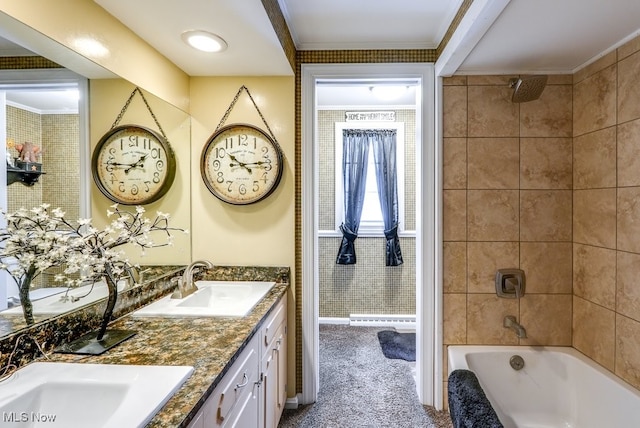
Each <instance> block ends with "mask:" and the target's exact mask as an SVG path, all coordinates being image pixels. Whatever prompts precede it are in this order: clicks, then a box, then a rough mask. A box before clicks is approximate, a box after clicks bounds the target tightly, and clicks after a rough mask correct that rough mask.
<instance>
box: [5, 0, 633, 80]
mask: <svg viewBox="0 0 640 428" xmlns="http://www.w3.org/2000/svg"><path fill="white" fill-rule="evenodd" d="M94 1H95V2H96V3H97V4H99V5H100V6H101V7H103V8H104V9H105V10H106V11H107V12H108V13H110V14H112V15H113V16H115V17H116V18H117V19H118V20H120V21H121V22H122V23H123V24H124V25H126V26H127V27H129V28H130V29H131V30H132V31H133V32H134V33H136V34H138V35H139V36H140V37H141V38H142V39H144V40H145V41H147V42H148V43H149V44H150V45H151V46H153V47H154V48H155V49H156V50H158V51H159V52H160V53H162V54H163V55H164V56H166V57H167V58H168V59H169V60H171V61H172V62H173V63H175V64H176V65H177V66H178V67H180V68H181V69H182V70H183V71H185V73H187V74H188V75H190V76H232V75H245V76H250V75H254V76H261V75H262V76H282V75H285V76H286V75H292V74H293V70H292V69H291V66H290V64H289V61H288V60H287V58H286V56H285V54H284V52H283V49H282V47H281V44H280V42H279V40H278V37H277V35H276V33H275V31H274V29H273V26H272V24H271V22H270V20H269V17H268V16H267V13H266V11H265V9H264V7H263V4H262V0H242V1H237V0H236V1H232V0H182V1H180V2H177V1H173V0H136V1H130V2H124V1H121V0H94ZM277 1H278V3H279V5H280V8H281V10H282V12H283V15H284V17H285V20H286V22H287V26H288V28H289V30H290V32H291V36H292V38H293V41H294V43H295V45H296V49H298V50H354V49H355V50H359V49H435V48H436V47H437V46H438V45H439V44H440V42H441V41H442V39H443V37H444V36H445V33H446V31H447V29H448V28H449V26H450V24H451V21H452V20H453V18H454V17H455V14H456V12H457V10H458V9H459V7H460V5H461V4H462V0H429V1H425V0H394V1H393V2H390V1H388V0H349V1H346V0H304V1H301V0H277ZM141 16H144V17H145V19H140V17H141ZM191 29H202V30H208V31H210V32H213V33H215V34H217V35H219V36H221V37H222V38H224V39H225V40H226V42H227V43H228V45H229V47H228V49H227V50H225V51H224V52H222V53H218V54H209V53H202V52H198V51H196V50H195V49H193V48H191V47H189V46H187V45H185V44H184V43H183V41H182V39H181V37H180V35H181V33H182V32H184V31H186V30H191ZM639 34H640V1H638V0H562V1H558V0H535V1H531V0H474V1H473V2H472V4H471V6H470V8H469V10H468V12H467V14H466V15H465V17H464V18H463V20H462V21H461V23H460V24H459V26H458V30H457V31H456V33H455V34H454V35H453V36H452V37H451V39H450V40H449V42H448V45H447V48H446V49H445V50H444V52H443V54H442V55H441V56H440V58H439V60H438V62H437V63H436V71H437V72H439V73H441V74H442V75H450V74H452V73H458V74H536V73H544V74H571V73H574V72H575V71H577V70H579V69H580V68H582V67H584V66H585V65H587V64H589V63H590V62H592V61H594V60H595V59H597V58H599V57H600V56H601V55H603V54H605V53H607V52H608V51H610V50H611V49H614V48H615V47H617V46H619V45H620V44H622V43H624V42H625V41H627V40H629V39H631V38H633V37H635V36H637V35H639ZM7 54H10V55H19V54H21V53H20V50H19V47H15V46H10V45H4V44H2V43H0V55H7Z"/></svg>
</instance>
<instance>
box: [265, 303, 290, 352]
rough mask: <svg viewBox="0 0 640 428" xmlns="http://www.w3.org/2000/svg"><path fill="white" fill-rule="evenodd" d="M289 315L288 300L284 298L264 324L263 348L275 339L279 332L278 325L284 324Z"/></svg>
mask: <svg viewBox="0 0 640 428" xmlns="http://www.w3.org/2000/svg"><path fill="white" fill-rule="evenodd" d="M286 317H287V304H286V300H285V299H282V301H281V302H280V303H278V306H277V307H276V308H275V309H274V312H273V313H272V314H271V315H270V316H269V319H267V321H266V323H265V324H264V328H263V329H262V334H263V336H264V341H263V343H262V346H263V348H266V347H269V345H270V344H271V342H273V339H274V338H275V337H276V334H277V333H278V327H280V324H282V323H283V322H284V321H285V319H286Z"/></svg>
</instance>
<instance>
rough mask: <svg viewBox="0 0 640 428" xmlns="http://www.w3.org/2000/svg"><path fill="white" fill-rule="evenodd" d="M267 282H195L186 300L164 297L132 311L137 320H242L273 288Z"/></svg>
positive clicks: (272, 283)
mask: <svg viewBox="0 0 640 428" xmlns="http://www.w3.org/2000/svg"><path fill="white" fill-rule="evenodd" d="M274 285H275V282H266V281H196V286H197V287H198V291H196V292H195V293H193V294H191V295H189V296H187V297H185V298H184V299H172V298H171V296H166V297H163V298H162V299H160V300H157V301H155V302H153V303H151V304H150V305H147V306H145V307H144V308H142V309H139V310H137V311H135V312H133V314H132V315H133V316H138V317H145V316H146V317H158V316H160V317H243V316H245V315H247V314H248V313H249V312H251V310H252V309H253V308H254V307H255V305H256V304H257V303H258V302H259V301H260V300H261V299H262V298H263V297H264V296H265V295H266V294H267V293H268V292H269V290H271V289H272V288H273V286H274Z"/></svg>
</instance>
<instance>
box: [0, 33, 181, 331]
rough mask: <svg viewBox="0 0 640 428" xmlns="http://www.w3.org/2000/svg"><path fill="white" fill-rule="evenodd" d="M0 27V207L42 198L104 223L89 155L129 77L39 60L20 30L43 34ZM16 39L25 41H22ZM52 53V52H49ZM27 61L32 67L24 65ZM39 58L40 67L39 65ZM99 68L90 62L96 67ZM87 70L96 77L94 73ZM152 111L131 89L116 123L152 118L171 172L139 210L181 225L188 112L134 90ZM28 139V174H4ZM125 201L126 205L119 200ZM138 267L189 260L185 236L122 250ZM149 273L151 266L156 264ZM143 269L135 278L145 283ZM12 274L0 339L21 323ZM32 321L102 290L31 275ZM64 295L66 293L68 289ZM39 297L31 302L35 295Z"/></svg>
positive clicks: (74, 215)
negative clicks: (22, 177)
mask: <svg viewBox="0 0 640 428" xmlns="http://www.w3.org/2000/svg"><path fill="white" fill-rule="evenodd" d="M6 31H7V30H6V29H4V30H0V140H2V142H5V143H6V144H0V145H1V147H2V148H0V155H2V156H3V157H4V158H5V159H7V162H6V165H5V162H0V164H2V165H1V166H0V207H1V208H2V209H3V210H6V211H8V212H13V211H15V210H17V209H18V208H21V207H24V208H27V209H30V208H33V207H36V206H39V205H40V204H42V203H47V204H50V206H51V207H52V208H53V207H61V208H62V209H63V211H65V212H66V213H67V217H68V218H69V219H79V218H88V217H91V218H92V219H93V223H94V225H96V226H98V227H100V226H103V225H104V224H106V223H107V218H106V211H107V209H108V208H109V206H110V205H112V204H113V201H111V200H109V199H107V198H106V197H105V196H104V195H102V194H101V193H100V192H99V190H98V189H97V188H96V186H95V184H94V183H93V178H92V175H91V171H90V159H91V154H92V151H93V148H94V147H95V145H96V143H97V142H98V141H99V139H100V137H101V136H102V135H104V134H105V133H106V132H108V131H109V130H110V127H111V126H112V124H113V123H114V120H115V119H116V117H117V116H118V114H119V113H120V112H121V110H122V107H123V106H124V104H125V102H126V101H127V99H128V98H129V96H130V95H131V94H132V91H133V90H134V89H135V85H133V84H131V83H130V82H128V81H126V80H124V79H121V78H119V77H118V76H116V75H114V74H113V73H111V72H110V71H109V70H97V71H95V72H92V73H90V74H91V75H90V76H83V75H78V74H76V73H74V72H71V71H70V70H68V69H66V68H65V64H60V63H59V62H60V61H59V60H58V63H51V65H52V67H47V61H48V60H47V58H46V53H45V52H40V53H39V54H34V53H33V52H30V51H27V50H26V49H24V48H22V47H21V43H20V39H21V38H24V37H27V38H29V37H33V38H38V37H43V36H42V35H41V34H39V33H37V32H36V31H33V32H32V33H29V32H25V31H21V32H20V34H19V36H15V35H11V34H7V33H6ZM25 45H29V46H30V45H33V41H31V40H30V41H28V42H27V43H25ZM56 49H66V50H68V52H67V53H66V54H65V55H64V57H65V58H68V59H69V61H75V59H77V60H82V59H81V58H80V56H79V54H77V53H75V52H73V51H71V50H69V49H68V48H65V47H64V46H58V47H56ZM56 57H57V58H60V55H59V52H58V54H57V55H56ZM34 64H36V66H34ZM42 64H44V67H43V65H42ZM96 67H99V66H96ZM96 76H100V77H99V78H96ZM141 90H142V92H143V93H144V96H145V98H146V101H147V103H148V105H149V107H150V108H151V110H152V111H153V114H154V115H155V118H154V117H152V115H151V114H150V113H149V110H148V108H147V107H146V105H145V103H144V102H143V100H142V99H141V98H137V97H136V98H134V99H132V102H131V104H130V107H129V108H128V109H127V111H126V113H125V116H124V117H123V118H122V119H121V124H136V125H140V126H145V127H148V128H152V129H155V128H156V120H157V121H158V122H159V123H160V124H161V126H162V128H163V131H164V133H165V134H166V136H167V139H168V141H169V143H170V144H171V146H172V148H173V150H174V151H175V155H176V160H177V170H176V177H175V179H174V182H173V185H172V187H171V189H170V190H169V191H168V192H167V194H166V195H165V196H164V197H163V198H161V199H160V200H158V201H155V202H153V203H151V204H148V205H145V209H146V210H147V212H148V213H149V216H153V215H155V213H156V211H161V212H165V213H169V214H170V215H171V224H172V225H173V226H175V227H179V228H182V229H187V230H188V229H190V224H189V222H190V199H189V198H190V190H189V188H190V184H189V177H190V171H189V168H190V137H191V129H190V116H189V115H188V113H186V112H184V111H182V110H181V109H179V108H177V107H175V106H173V105H172V104H170V103H168V102H166V101H164V100H162V99H160V98H158V97H156V96H154V95H151V94H149V93H146V92H145V91H144V88H141ZM26 142H28V143H30V144H31V145H33V146H36V147H37V151H38V152H39V155H40V159H39V162H40V163H41V164H42V171H43V172H44V173H45V174H43V175H42V176H40V178H39V180H38V182H36V183H35V184H33V185H29V186H28V185H24V184H23V183H20V182H15V183H12V184H8V183H7V179H6V177H7V167H8V166H9V165H10V164H11V161H12V159H14V158H15V157H17V156H18V151H17V148H16V146H20V145H23V144H24V143H26ZM125 208H127V207H125ZM128 256H129V258H130V259H131V260H132V261H133V262H135V263H137V264H139V265H140V266H141V268H142V269H141V270H144V267H145V266H161V267H162V266H166V267H167V269H173V268H174V267H175V266H181V265H185V264H188V263H189V262H190V260H191V244H190V236H189V235H187V234H181V235H180V236H176V237H175V240H174V245H173V246H172V247H165V248H161V249H153V250H148V251H147V252H146V254H145V255H141V254H139V253H138V252H132V253H130V254H128ZM149 272H152V273H161V272H162V268H160V269H150V270H149ZM151 279H153V275H147V276H145V277H143V279H142V281H143V282H146V281H148V280H151ZM16 292H17V288H16V286H15V282H14V281H13V279H12V278H11V277H10V276H9V275H8V274H6V272H4V271H1V272H0V338H2V337H3V336H6V335H8V334H11V333H15V332H17V331H20V330H22V329H25V328H27V327H29V325H28V324H27V323H26V321H25V319H24V316H23V314H22V310H21V306H20V301H19V299H17V293H16ZM31 295H32V300H33V301H34V318H35V323H36V324H37V323H41V322H44V321H46V320H48V319H50V318H51V317H58V316H64V314H65V313H68V312H70V311H74V310H77V309H79V308H81V307H84V306H86V305H87V304H94V303H95V302H96V301H97V300H100V299H103V298H105V296H106V289H105V290H101V289H100V287H88V288H87V289H86V290H76V289H73V290H69V288H68V287H66V286H64V284H59V283H55V282H53V281H49V280H48V279H47V276H46V275H43V276H41V277H40V278H39V279H38V281H36V283H34V284H33V287H32V292H31ZM69 295H71V296H72V297H71V298H69ZM38 302H41V303H40V304H37V303H38Z"/></svg>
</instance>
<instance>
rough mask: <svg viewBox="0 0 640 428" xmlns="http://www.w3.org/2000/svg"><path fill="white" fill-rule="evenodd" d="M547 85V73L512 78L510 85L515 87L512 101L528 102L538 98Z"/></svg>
mask: <svg viewBox="0 0 640 428" xmlns="http://www.w3.org/2000/svg"><path fill="white" fill-rule="evenodd" d="M546 85H547V76H546V75H537V76H522V77H520V78H514V79H511V80H510V81H509V87H511V88H513V96H512V97H511V101H512V102H514V103H526V102H528V101H534V100H537V99H538V98H540V95H541V94H542V91H543V90H544V87H545V86H546Z"/></svg>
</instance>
